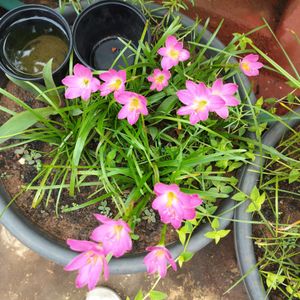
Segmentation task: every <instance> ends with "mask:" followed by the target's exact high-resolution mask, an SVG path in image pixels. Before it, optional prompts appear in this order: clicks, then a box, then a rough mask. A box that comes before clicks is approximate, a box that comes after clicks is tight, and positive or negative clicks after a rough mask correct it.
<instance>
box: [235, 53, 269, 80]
mask: <svg viewBox="0 0 300 300" xmlns="http://www.w3.org/2000/svg"><path fill="white" fill-rule="evenodd" d="M258 59H259V55H257V54H248V55H246V56H245V57H244V58H243V59H241V60H240V68H241V70H242V71H243V73H244V74H245V75H247V76H257V75H258V74H259V69H260V68H262V67H263V66H264V65H263V64H262V63H261V62H259V61H258Z"/></svg>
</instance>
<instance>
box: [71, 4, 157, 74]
mask: <svg viewBox="0 0 300 300" xmlns="http://www.w3.org/2000/svg"><path fill="white" fill-rule="evenodd" d="M145 25H146V19H145V17H144V16H143V14H142V13H141V12H140V11H139V10H138V9H137V8H136V7H135V6H133V5H130V4H128V3H125V2H121V1H100V2H97V3H94V4H93V5H91V6H89V7H88V8H87V9H85V10H84V11H83V12H82V13H81V14H80V15H79V16H78V17H77V19H76V20H75V23H74V26H73V39H74V51H75V53H76V56H77V58H78V59H79V61H80V62H81V63H82V64H84V65H86V66H88V67H90V68H92V69H94V70H107V69H109V68H110V67H111V65H112V63H113V62H114V61H115V59H116V58H117V57H118V56H119V55H120V53H122V49H124V48H126V46H125V44H124V41H125V42H126V43H128V42H130V47H133V48H137V46H138V41H139V40H140V38H141V36H142V34H143V31H144V29H145ZM120 39H122V41H123V42H122V41H121V40H120ZM150 39H151V35H150V31H149V30H147V32H146V36H145V40H146V41H148V42H150ZM133 62H134V53H133V51H132V50H130V49H129V48H127V49H126V50H125V51H124V52H123V55H121V56H120V58H119V59H118V61H117V62H116V64H115V68H116V69H118V68H119V67H125V66H126V65H132V64H133Z"/></svg>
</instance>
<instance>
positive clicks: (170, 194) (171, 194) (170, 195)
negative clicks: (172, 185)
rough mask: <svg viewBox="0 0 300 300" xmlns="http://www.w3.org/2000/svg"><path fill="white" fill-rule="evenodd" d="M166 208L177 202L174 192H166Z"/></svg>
mask: <svg viewBox="0 0 300 300" xmlns="http://www.w3.org/2000/svg"><path fill="white" fill-rule="evenodd" d="M167 199H168V201H167V205H166V206H167V207H171V206H172V205H173V202H174V201H177V196H176V194H175V193H174V192H168V193H167Z"/></svg>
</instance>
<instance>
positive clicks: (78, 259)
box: [64, 253, 89, 271]
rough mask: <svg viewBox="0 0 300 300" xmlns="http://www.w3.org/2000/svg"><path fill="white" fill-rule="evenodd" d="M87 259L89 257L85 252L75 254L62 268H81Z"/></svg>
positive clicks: (68, 269)
mask: <svg viewBox="0 0 300 300" xmlns="http://www.w3.org/2000/svg"><path fill="white" fill-rule="evenodd" d="M88 259H89V257H88V256H87V255H86V253H81V254H79V255H77V256H75V257H74V258H73V259H72V260H71V261H70V262H69V263H68V264H67V265H66V266H65V267H64V270H65V271H75V270H78V269H80V268H82V267H83V266H84V265H85V264H86V262H87V260H88Z"/></svg>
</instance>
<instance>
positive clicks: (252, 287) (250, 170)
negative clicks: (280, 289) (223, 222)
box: [234, 108, 300, 300]
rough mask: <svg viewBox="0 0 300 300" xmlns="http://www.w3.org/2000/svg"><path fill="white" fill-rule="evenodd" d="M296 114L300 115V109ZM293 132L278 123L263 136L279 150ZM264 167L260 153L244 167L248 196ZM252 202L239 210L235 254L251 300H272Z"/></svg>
mask: <svg viewBox="0 0 300 300" xmlns="http://www.w3.org/2000/svg"><path fill="white" fill-rule="evenodd" d="M295 111H296V112H297V113H300V108H298V109H296V110H295ZM293 115H294V114H293V112H291V113H289V114H288V116H287V124H288V125H289V126H290V127H295V126H297V125H299V124H300V118H298V119H295V118H293ZM289 131H290V129H289V128H288V127H287V126H284V125H283V124H282V123H280V122H279V121H278V122H276V123H275V124H274V125H273V126H272V127H270V129H269V130H268V131H267V132H266V133H265V134H264V135H263V138H262V144H264V145H266V146H270V147H275V146H276V145H277V144H278V142H279V141H280V139H281V138H282V137H283V136H284V135H285V134H287V133H288V132H289ZM264 164H265V158H264V157H262V156H260V155H259V154H257V155H256V158H255V160H254V162H253V165H248V166H244V167H243V168H242V173H241V177H240V181H239V189H240V190H241V191H242V192H243V193H245V194H248V195H249V194H250V193H251V191H252V189H253V188H254V186H255V185H256V184H257V182H258V181H259V170H260V168H261V166H264ZM249 203H250V202H249V200H247V201H245V202H244V203H243V204H242V205H240V206H238V207H237V208H236V209H235V213H234V220H237V221H236V222H234V243H235V251H236V256H237V261H238V265H239V269H240V272H241V274H242V275H243V276H246V274H247V276H246V277H245V278H244V279H243V281H244V285H245V287H246V291H247V294H248V296H249V299H251V300H258V299H265V300H268V295H267V293H266V290H265V288H264V285H263V282H262V278H261V277H260V275H259V271H258V269H257V267H256V264H257V261H256V257H255V253H254V246H253V240H252V239H251V236H252V224H251V223H250V222H249V221H251V220H252V213H248V212H246V209H247V207H248V205H249ZM243 221H245V222H243Z"/></svg>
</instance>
